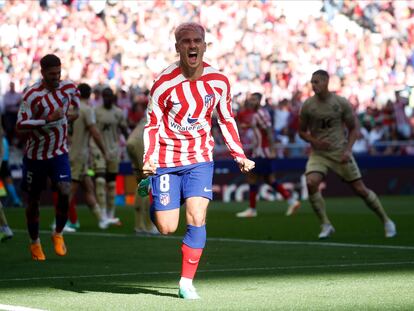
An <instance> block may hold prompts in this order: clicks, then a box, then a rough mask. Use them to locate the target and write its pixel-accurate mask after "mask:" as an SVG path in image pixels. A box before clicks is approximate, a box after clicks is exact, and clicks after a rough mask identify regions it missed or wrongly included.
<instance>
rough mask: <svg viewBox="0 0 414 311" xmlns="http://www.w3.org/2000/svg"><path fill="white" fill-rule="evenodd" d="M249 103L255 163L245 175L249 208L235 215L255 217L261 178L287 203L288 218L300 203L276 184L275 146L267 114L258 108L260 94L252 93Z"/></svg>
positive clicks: (263, 109) (292, 194)
mask: <svg viewBox="0 0 414 311" xmlns="http://www.w3.org/2000/svg"><path fill="white" fill-rule="evenodd" d="M248 101H249V103H250V104H251V106H252V107H253V109H254V114H253V117H252V128H253V132H254V136H255V145H254V146H253V160H254V162H255V163H256V167H255V168H254V170H252V171H251V172H249V173H248V174H247V181H248V183H249V202H250V207H249V208H247V209H246V210H244V211H242V212H239V213H237V214H236V216H237V217H256V216H257V209H256V202H257V200H256V198H257V190H258V186H257V182H258V179H259V178H263V179H264V181H265V183H267V184H268V185H270V186H272V188H273V189H274V190H275V191H276V192H279V193H280V194H281V195H282V197H283V198H284V199H285V200H286V201H287V203H288V207H287V210H286V215H287V216H290V215H292V214H293V213H295V212H296V211H297V210H298V209H299V208H300V202H299V201H298V200H297V195H296V194H295V193H294V192H290V191H288V190H286V189H285V187H283V185H282V184H280V183H278V182H277V180H276V176H275V174H274V172H275V168H274V162H273V159H274V158H275V157H276V152H275V145H274V141H273V131H272V122H271V117H270V114H269V112H268V111H267V110H266V109H265V108H262V107H261V106H260V103H261V101H262V94H260V93H253V94H251V95H250V97H249V98H248Z"/></svg>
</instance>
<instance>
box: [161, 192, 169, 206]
mask: <svg viewBox="0 0 414 311" xmlns="http://www.w3.org/2000/svg"><path fill="white" fill-rule="evenodd" d="M160 203H161V204H162V205H164V206H167V205H168V203H170V194H169V193H161V195H160Z"/></svg>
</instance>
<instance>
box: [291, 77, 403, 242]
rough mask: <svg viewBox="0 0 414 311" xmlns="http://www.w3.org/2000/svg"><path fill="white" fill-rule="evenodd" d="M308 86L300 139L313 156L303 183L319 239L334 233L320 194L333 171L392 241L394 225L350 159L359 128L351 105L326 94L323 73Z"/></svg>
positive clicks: (341, 98)
mask: <svg viewBox="0 0 414 311" xmlns="http://www.w3.org/2000/svg"><path fill="white" fill-rule="evenodd" d="M311 84H312V89H313V91H314V93H315V95H314V96H312V97H310V98H308V99H307V100H306V101H305V102H304V104H303V106H302V109H301V111H300V125H299V135H300V137H302V139H304V140H305V141H307V142H309V143H310V144H311V146H312V153H311V155H310V156H309V159H308V162H307V164H306V183H307V187H308V191H309V202H310V204H311V206H312V208H313V210H314V211H315V213H316V215H317V216H318V218H319V220H320V222H321V232H320V233H319V236H318V237H319V238H320V239H325V238H328V237H329V236H330V235H331V234H333V233H334V232H335V229H334V227H333V226H332V224H331V221H330V220H329V218H328V216H327V214H326V210H325V201H324V199H323V197H322V194H321V192H320V191H319V185H320V183H321V182H322V180H323V178H324V177H325V176H326V174H327V173H328V170H332V171H334V172H335V173H336V174H337V175H339V176H340V177H341V178H342V179H343V180H344V181H345V182H347V183H348V184H349V185H350V186H351V188H352V190H353V191H354V192H355V193H356V194H357V195H359V196H360V197H361V198H362V199H363V200H364V202H365V204H366V205H367V206H368V207H369V208H370V209H371V210H372V211H373V212H374V213H375V214H376V215H377V216H378V217H379V218H380V219H381V221H382V223H383V224H384V230H385V237H387V238H392V237H394V236H395V235H396V234H397V230H396V227H395V224H394V222H392V220H391V219H390V218H389V217H388V215H387V214H386V212H385V211H384V209H383V207H382V205H381V202H380V200H379V199H378V197H377V195H376V194H375V193H374V192H373V191H372V190H370V189H368V188H367V187H366V186H365V184H364V182H363V181H362V177H361V173H360V171H359V168H358V165H357V163H356V162H355V159H354V157H353V155H352V146H353V144H354V142H355V140H356V139H357V137H358V132H359V127H358V124H357V121H356V118H355V115H354V114H353V111H352V108H351V105H350V103H349V102H348V101H347V100H346V99H345V98H343V97H340V96H337V95H336V94H334V93H332V92H330V91H329V90H328V84H329V74H328V73H327V72H326V71H324V70H318V71H315V72H314V73H313V74H312V79H311ZM344 127H345V129H347V132H348V134H347V135H346V134H345V131H344Z"/></svg>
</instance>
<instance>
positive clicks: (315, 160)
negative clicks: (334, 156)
mask: <svg viewBox="0 0 414 311" xmlns="http://www.w3.org/2000/svg"><path fill="white" fill-rule="evenodd" d="M329 167H330V164H329V160H328V159H326V158H325V157H322V156H319V155H316V154H311V155H310V156H309V159H308V162H306V170H305V175H310V174H311V173H319V174H321V175H322V176H326V175H327V174H328V169H329Z"/></svg>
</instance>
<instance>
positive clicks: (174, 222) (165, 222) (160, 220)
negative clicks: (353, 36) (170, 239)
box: [155, 208, 180, 234]
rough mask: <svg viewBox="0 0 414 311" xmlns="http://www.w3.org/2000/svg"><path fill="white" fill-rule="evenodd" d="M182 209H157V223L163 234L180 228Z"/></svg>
mask: <svg viewBox="0 0 414 311" xmlns="http://www.w3.org/2000/svg"><path fill="white" fill-rule="evenodd" d="M179 220H180V209H179V208H176V209H170V210H157V211H155V224H156V226H157V228H158V230H159V231H160V233H161V234H170V233H174V232H175V231H176V230H177V228H178V222H179Z"/></svg>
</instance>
